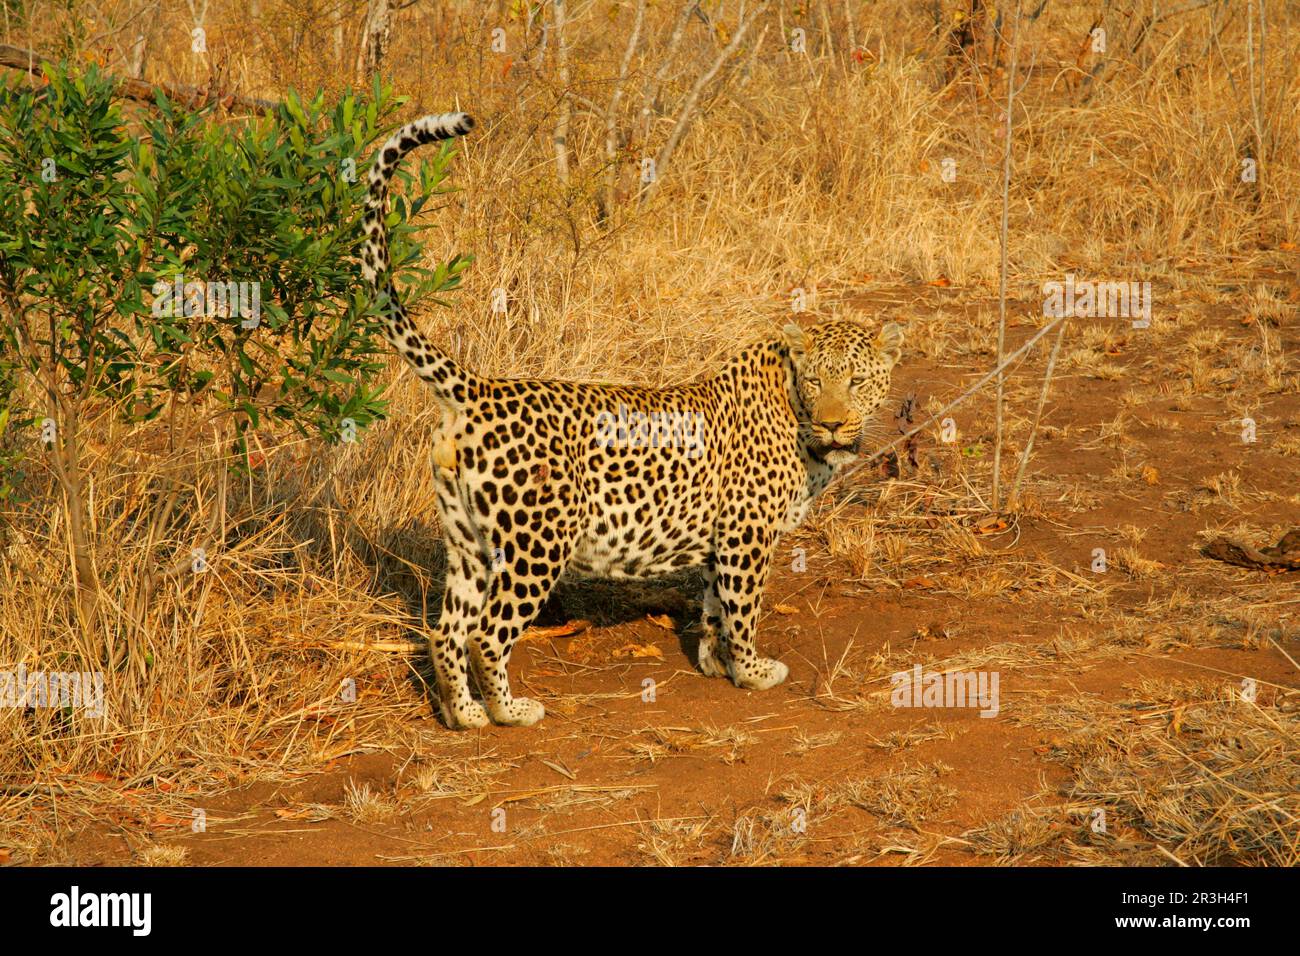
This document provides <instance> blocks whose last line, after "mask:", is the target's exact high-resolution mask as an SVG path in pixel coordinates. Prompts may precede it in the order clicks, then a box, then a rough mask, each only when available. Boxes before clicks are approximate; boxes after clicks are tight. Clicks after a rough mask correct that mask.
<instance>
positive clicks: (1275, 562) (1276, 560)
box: [1204, 528, 1300, 572]
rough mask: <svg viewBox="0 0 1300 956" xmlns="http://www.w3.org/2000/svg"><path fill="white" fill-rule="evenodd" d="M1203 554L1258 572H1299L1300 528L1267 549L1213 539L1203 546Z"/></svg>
mask: <svg viewBox="0 0 1300 956" xmlns="http://www.w3.org/2000/svg"><path fill="white" fill-rule="evenodd" d="M1204 554H1205V556H1206V557H1208V558H1214V559H1215V560H1216V561H1224V562H1226V563H1228V564H1235V565H1237V566H1238V567H1243V568H1254V569H1256V570H1260V571H1274V572H1277V571H1300V528H1295V529H1292V530H1291V531H1288V532H1287V533H1286V534H1284V535H1283V536H1282V540H1281V541H1279V542H1278V543H1277V544H1275V545H1273V546H1272V547H1269V548H1252V547H1251V546H1250V545H1248V544H1242V543H1241V542H1239V541H1231V540H1229V539H1228V538H1215V539H1214V540H1213V541H1211V542H1210V543H1209V544H1207V545H1206V546H1205V549H1204Z"/></svg>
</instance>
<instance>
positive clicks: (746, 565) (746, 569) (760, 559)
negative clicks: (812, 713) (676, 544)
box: [701, 524, 790, 690]
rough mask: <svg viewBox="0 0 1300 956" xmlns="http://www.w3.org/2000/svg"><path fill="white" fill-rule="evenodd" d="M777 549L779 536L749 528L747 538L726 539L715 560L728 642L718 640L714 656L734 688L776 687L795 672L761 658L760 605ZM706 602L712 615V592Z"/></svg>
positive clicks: (760, 528)
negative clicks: (719, 651) (718, 660)
mask: <svg viewBox="0 0 1300 956" xmlns="http://www.w3.org/2000/svg"><path fill="white" fill-rule="evenodd" d="M775 547H776V533H775V532H774V531H771V530H769V529H768V528H767V527H765V526H763V525H761V524H759V525H758V526H757V527H755V526H754V525H750V526H749V527H747V528H746V530H745V531H744V532H743V533H742V534H734V535H731V536H727V537H725V538H724V540H723V541H722V542H720V544H719V547H718V552H717V557H716V561H717V567H716V571H715V573H716V577H717V580H716V584H715V590H716V594H717V601H718V605H719V607H720V609H721V613H722V631H723V634H724V635H725V641H722V640H719V641H718V642H717V643H716V644H715V645H714V648H715V649H714V656H715V657H721V659H722V660H723V662H724V663H725V666H726V670H727V676H728V677H730V678H731V682H732V683H733V684H735V685H736V686H737V687H745V688H748V689H750V690H767V689H768V688H769V687H775V686H776V685H777V684H779V683H781V682H782V681H783V680H785V678H786V676H787V675H788V674H789V673H790V669H789V668H788V667H786V666H785V665H784V664H782V663H781V662H780V661H778V660H773V659H772V658H769V657H760V656H759V653H758V647H757V645H756V643H755V638H756V637H757V636H758V616H759V606H760V604H761V603H762V599H763V590H764V589H765V588H766V586H767V578H768V573H769V572H770V571H771V569H772V553H773V550H774V549H775ZM705 602H706V603H705V607H706V611H707V608H708V603H707V602H708V594H707V592H706V595H705ZM701 646H703V645H701ZM718 649H721V650H722V655H719V654H718ZM706 673H707V672H706Z"/></svg>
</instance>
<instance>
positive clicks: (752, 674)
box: [727, 657, 790, 690]
mask: <svg viewBox="0 0 1300 956" xmlns="http://www.w3.org/2000/svg"><path fill="white" fill-rule="evenodd" d="M727 674H728V676H730V677H731V682H732V683H733V684H735V685H736V686H737V687H743V688H745V689H746V690H767V689H768V688H769V687H775V686H776V685H777V684H779V683H781V682H782V681H783V680H785V679H786V677H788V676H789V674H790V668H788V667H786V666H785V665H784V664H782V663H781V662H780V661H775V660H772V659H771V658H770V657H760V658H757V659H755V660H751V661H747V662H745V664H744V666H739V665H737V664H735V663H732V664H730V665H729V666H728V668H727Z"/></svg>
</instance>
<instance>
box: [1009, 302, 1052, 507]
mask: <svg viewBox="0 0 1300 956" xmlns="http://www.w3.org/2000/svg"><path fill="white" fill-rule="evenodd" d="M1066 325H1067V323H1065V322H1062V323H1061V327H1060V328H1059V329H1058V330H1057V332H1056V341H1055V342H1054V343H1053V344H1052V354H1051V355H1050V356H1048V358H1047V371H1046V372H1044V373H1043V389H1042V391H1040V392H1039V393H1038V408H1037V409H1036V410H1035V411H1034V423H1033V425H1031V426H1030V428H1029V440H1028V441H1027V442H1025V450H1024V452H1023V453H1022V454H1021V456H1020V467H1019V468H1017V469H1016V480H1015V482H1014V483H1013V484H1012V485H1011V494H1010V495H1009V496H1008V498H1007V507H1008V508H1014V507H1015V505H1016V503H1017V501H1018V500H1019V498H1020V483H1021V481H1023V480H1024V477H1025V468H1026V467H1027V466H1028V465H1029V455H1030V453H1031V452H1033V450H1034V439H1035V438H1036V437H1037V436H1038V423H1039V422H1040V421H1042V418H1043V407H1044V406H1045V405H1046V404H1047V391H1048V389H1049V388H1050V387H1051V384H1052V373H1053V372H1055V371H1056V357H1057V355H1059V354H1060V352H1061V340H1062V339H1064V338H1065V327H1066Z"/></svg>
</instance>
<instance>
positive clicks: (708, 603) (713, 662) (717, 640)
mask: <svg viewBox="0 0 1300 956" xmlns="http://www.w3.org/2000/svg"><path fill="white" fill-rule="evenodd" d="M700 626H701V628H702V630H701V634H700V646H699V649H698V651H697V653H696V658H697V660H698V661H699V665H700V671H701V672H702V673H703V674H704V675H705V676H706V677H727V676H728V674H727V661H728V659H729V655H728V654H727V635H726V634H725V633H724V632H723V630H722V602H721V601H720V600H719V599H718V575H717V571H716V569H715V567H714V558H713V556H712V555H710V557H709V561H708V564H707V565H706V566H705V569H704V608H703V610H702V611H701V612H700Z"/></svg>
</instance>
